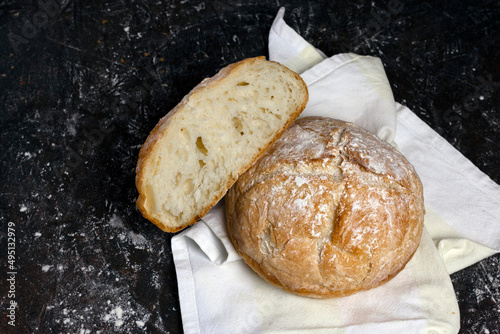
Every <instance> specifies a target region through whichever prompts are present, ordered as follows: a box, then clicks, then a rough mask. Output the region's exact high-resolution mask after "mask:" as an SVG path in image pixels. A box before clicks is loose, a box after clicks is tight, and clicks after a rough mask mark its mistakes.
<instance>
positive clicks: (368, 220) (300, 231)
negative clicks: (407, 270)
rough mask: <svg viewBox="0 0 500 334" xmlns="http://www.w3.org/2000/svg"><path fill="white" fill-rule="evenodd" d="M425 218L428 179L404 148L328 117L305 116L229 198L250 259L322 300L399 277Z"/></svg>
mask: <svg viewBox="0 0 500 334" xmlns="http://www.w3.org/2000/svg"><path fill="white" fill-rule="evenodd" d="M423 214H424V207H423V192H422V185H421V183H420V180H419V178H418V176H417V174H416V172H415V170H414V169H413V167H412V166H411V165H410V164H409V163H408V162H407V161H406V159H405V158H404V157H403V156H402V155H401V154H400V153H399V152H397V151H396V150H395V149H394V148H393V147H392V146H390V145H389V144H387V143H382V142H380V141H379V140H378V139H377V138H375V137H374V136H373V135H371V134H369V133H367V132H366V131H364V130H362V129H360V128H357V127H355V126H354V125H352V124H350V123H345V122H341V121H337V120H332V119H328V118H322V117H308V118H303V119H299V120H298V121H296V122H295V123H294V124H293V125H292V126H291V127H290V128H289V129H288V130H287V131H286V132H285V133H284V135H283V136H282V137H281V138H280V139H279V140H278V141H277V142H276V143H275V144H273V145H272V146H271V147H270V149H269V150H268V151H267V152H266V153H265V154H264V155H263V156H262V157H261V158H260V159H259V160H258V161H257V162H256V163H255V164H254V165H253V166H252V167H251V168H250V169H249V170H248V171H247V172H246V173H244V174H243V175H242V176H241V177H240V179H239V180H238V181H237V182H236V184H235V185H234V186H233V187H232V188H231V189H230V191H229V193H228V195H227V198H226V216H227V223H228V229H229V232H230V236H231V239H232V240H233V242H234V243H235V248H236V249H237V251H238V252H239V253H240V254H241V255H242V257H243V258H244V259H245V261H246V262H247V263H249V264H250V266H251V267H252V268H253V269H254V270H255V271H256V272H258V273H259V274H260V275H261V276H262V277H264V278H265V279H267V280H268V281H272V282H271V283H273V284H275V285H277V286H279V287H281V288H282V289H284V290H286V291H290V292H294V293H297V294H300V295H305V296H309V297H316V298H327V297H334V296H344V295H348V294H352V293H355V292H356V291H360V290H366V289H370V288H373V287H375V286H378V285H380V284H382V283H383V282H386V281H387V280H389V279H390V278H391V277H393V276H395V275H396V273H397V272H399V271H400V270H402V269H403V268H404V266H405V265H406V263H407V262H408V261H409V259H410V258H411V256H412V255H413V253H414V252H415V250H416V248H417V247H418V244H419V241H420V237H421V233H422V228H423ZM259 221H260V222H261V223H258V222H259ZM249 259H252V260H251V261H250V260H249ZM293 273H295V274H293ZM271 276H272V277H274V279H272V280H271V279H270V278H269V277H271Z"/></svg>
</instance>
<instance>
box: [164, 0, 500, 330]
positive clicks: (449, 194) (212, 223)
mask: <svg viewBox="0 0 500 334" xmlns="http://www.w3.org/2000/svg"><path fill="white" fill-rule="evenodd" d="M283 16H284V9H280V11H279V12H278V15H277V17H276V19H275V21H274V23H273V25H272V28H271V31H270V34H269V56H270V59H271V60H276V61H278V62H281V63H283V64H284V65H286V66H288V67H290V68H291V69H293V70H295V71H296V72H297V73H299V74H300V75H301V76H302V78H303V79H304V81H305V82H306V83H307V84H308V87H309V93H310V101H309V103H308V105H307V107H306V109H305V110H304V112H303V114H302V116H305V115H324V116H330V117H334V118H339V119H343V120H347V121H352V122H355V123H357V124H358V125H360V126H363V127H365V128H367V129H368V130H369V131H372V132H373V133H375V134H377V135H378V136H379V137H380V138H382V139H383V140H386V141H388V142H391V143H393V144H394V145H396V146H397V147H398V148H399V150H400V151H401V152H402V153H403V154H404V155H405V156H406V157H407V158H408V160H409V161H410V162H411V163H412V164H413V165H414V166H415V168H416V170H417V172H418V174H419V175H420V178H421V179H422V182H423V185H424V196H425V202H426V210H427V213H426V216H425V227H426V229H425V230H424V233H423V236H422V241H421V244H420V247H419V248H418V250H417V252H416V253H415V255H414V257H413V258H412V260H411V261H410V262H409V263H408V265H407V266H406V268H405V269H404V270H403V271H402V272H401V273H400V274H398V275H397V276H396V277H395V278H394V279H392V280H391V281H389V282H388V283H387V284H385V285H383V286H381V287H378V288H376V289H372V290H369V291H364V292H360V293H358V294H355V295H353V296H348V297H344V298H337V299H327V300H316V299H310V298H305V297H298V296H295V295H292V294H289V293H285V292H283V291H281V290H280V289H278V288H275V287H274V286H271V285H270V284H267V283H266V282H264V281H263V280H262V279H261V278H260V277H258V276H257V275H256V274H255V273H253V271H252V270H251V269H249V267H248V266H247V265H246V264H245V263H244V262H243V260H242V259H241V258H240V256H239V255H238V254H237V253H236V251H235V250H234V248H233V246H232V244H231V242H230V240H229V238H228V235H227V231H226V225H225V217H224V203H223V201H221V202H220V203H218V204H217V205H216V206H215V207H214V208H212V210H210V211H209V213H208V214H207V215H206V216H205V217H204V218H203V219H201V220H200V221H199V222H198V223H197V224H196V225H194V226H192V227H190V228H188V229H186V230H185V231H183V232H182V233H180V234H178V235H176V236H174V237H173V238H172V252H173V256H174V261H175V267H176V272H177V279H178V286H179V298H180V305H181V313H182V321H183V327H184V331H185V333H188V334H189V333H429V334H431V333H457V332H458V330H459V326H460V317H459V309H458V305H457V300H456V298H455V294H454V291H453V286H452V284H451V281H450V278H449V274H450V273H453V272H455V271H457V270H461V269H463V268H465V267H467V266H469V265H471V264H473V263H475V262H477V261H479V260H481V259H483V258H485V257H487V256H490V255H492V254H494V253H495V252H498V251H500V186H499V185H497V184H496V183H494V182H493V181H492V180H491V179H489V178H488V177H487V176H486V175H485V174H484V173H482V172H481V171H480V170H479V169H477V168H476V167H475V166H474V165H473V164H472V163H471V162H470V161H468V160H467V159H466V158H465V157H464V156H462V155H461V154H460V153H459V152H458V151H457V150H455V149H454V148H453V147H452V146H451V145H450V144H449V143H448V142H446V141H445V140H444V139H443V138H442V137H440V136H439V135H438V134H437V133H436V132H435V131H434V130H432V129H431V128H430V127H428V126H427V125H426V124H425V123H424V122H423V121H421V120H420V119H419V118H418V117H417V116H416V115H415V114H413V113H412V112H411V111H410V110H409V109H408V108H406V107H404V106H402V105H400V104H398V103H395V102H394V98H393V95H392V91H391V89H390V85H389V82H388V80H387V77H386V75H385V73H384V69H383V66H382V63H381V61H380V59H378V58H374V57H364V56H359V55H355V54H339V55H335V56H333V57H330V58H327V57H326V56H325V55H324V54H323V53H322V52H321V51H319V50H317V49H316V48H314V47H313V46H312V45H310V44H309V43H308V42H307V41H305V40H304V39H303V38H302V37H301V36H299V35H298V34H297V33H296V32H295V31H294V30H293V29H291V28H290V27H289V26H288V25H286V23H285V21H284V20H283Z"/></svg>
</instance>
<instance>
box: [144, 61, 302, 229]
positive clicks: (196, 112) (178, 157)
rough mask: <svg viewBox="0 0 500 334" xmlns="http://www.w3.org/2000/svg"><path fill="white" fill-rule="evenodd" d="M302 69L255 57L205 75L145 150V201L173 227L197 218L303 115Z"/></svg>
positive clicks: (162, 223) (158, 220) (156, 217)
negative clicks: (290, 67)
mask: <svg viewBox="0 0 500 334" xmlns="http://www.w3.org/2000/svg"><path fill="white" fill-rule="evenodd" d="M307 100H308V91H307V87H306V84H305V83H304V81H303V80H302V79H301V78H300V76H299V75H298V74H296V73H295V72H293V71H291V70H289V69H288V68H286V67H285V66H283V65H281V64H279V63H276V62H272V61H267V60H266V59H265V57H257V58H249V59H245V60H242V61H240V62H237V63H234V64H231V65H229V66H227V67H225V68H223V69H222V70H221V71H220V72H219V73H217V74H216V75H215V76H214V77H212V78H209V79H205V80H203V81H202V82H201V83H200V84H199V85H197V86H196V87H195V88H194V89H193V90H192V91H191V92H190V93H189V94H188V95H186V96H185V97H184V98H183V99H182V101H181V102H180V103H179V104H178V105H177V106H176V107H175V108H174V109H173V110H172V111H170V112H169V113H168V114H167V115H166V116H165V117H163V118H162V119H161V120H160V121H159V123H158V124H157V125H156V127H155V128H154V129H153V131H152V132H151V133H150V135H149V137H148V138H147V139H146V142H145V143H144V145H143V146H142V148H141V150H140V152H139V160H138V163H137V168H136V187H137V190H138V192H139V197H138V199H137V207H138V208H139V210H140V211H141V213H142V214H143V216H144V217H145V218H147V219H149V220H150V221H151V222H153V223H154V224H156V225H157V226H158V227H159V228H161V229H162V230H163V231H166V232H177V231H180V230H181V229H183V228H185V227H186V226H189V225H192V224H194V223H195V222H196V221H197V220H198V219H200V218H201V217H203V216H204V215H205V213H207V211H208V210H209V209H210V208H211V207H212V206H213V205H215V204H216V203H217V202H218V201H219V200H220V199H221V198H222V197H223V196H224V195H225V194H226V192H227V190H228V189H229V188H230V187H231V186H232V184H233V183H234V182H235V181H236V179H237V178H238V176H239V175H240V174H241V173H243V172H244V171H245V170H247V169H248V168H249V167H250V166H251V165H252V163H253V162H255V161H256V160H257V159H258V158H259V157H260V156H261V155H262V154H263V153H264V151H265V150H266V149H267V148H268V147H269V146H270V145H271V144H272V143H273V142H275V141H276V140H277V139H278V138H279V137H280V135H281V134H282V133H283V132H284V131H285V130H286V128H287V127H288V126H290V124H291V123H292V122H293V121H294V120H295V119H296V118H297V117H298V116H299V115H300V113H301V112H302V110H303V109H304V108H305V106H306V103H307Z"/></svg>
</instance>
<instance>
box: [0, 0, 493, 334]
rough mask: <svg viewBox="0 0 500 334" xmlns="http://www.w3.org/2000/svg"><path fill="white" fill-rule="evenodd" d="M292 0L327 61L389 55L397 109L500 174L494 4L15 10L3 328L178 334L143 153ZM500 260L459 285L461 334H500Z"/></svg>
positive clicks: (302, 28)
mask: <svg viewBox="0 0 500 334" xmlns="http://www.w3.org/2000/svg"><path fill="white" fill-rule="evenodd" d="M280 6H284V7H286V9H287V11H286V13H285V20H286V21H287V23H288V24H289V25H290V26H291V27H292V28H293V29H295V30H296V31H297V32H298V33H299V34H301V35H302V36H304V38H306V39H307V40H308V41H309V42H311V43H312V44H313V45H315V46H316V47H318V48H319V49H321V50H323V51H324V52H325V53H326V54H327V55H329V56H331V55H334V54H336V53H339V52H346V51H351V52H356V53H359V54H363V55H373V56H377V57H380V58H381V59H382V61H383V63H384V65H385V69H386V72H387V75H388V77H389V81H390V82H391V85H392V88H393V91H394V95H395V98H396V100H397V101H399V102H401V103H403V104H405V105H407V106H408V107H409V108H410V109H412V110H413V111H414V112H415V113H416V114H417V115H418V116H419V117H420V118H422V119H423V120H424V121H425V122H426V123H427V124H429V125H430V126H431V127H432V128H434V129H435V130H436V131H438V132H439V133H440V134H441V135H442V136H443V137H444V138H446V139H447V140H448V141H449V142H450V143H451V144H452V145H454V146H455V147H456V148H457V149H458V150H460V151H461V152H462V153H463V154H464V155H465V156H466V157H467V158H469V159H470V160H471V161H472V162H473V163H474V164H475V165H476V166H478V167H479V168H480V169H481V170H482V171H484V172H485V173H486V174H487V175H489V176H490V177H491V178H492V179H493V180H494V181H496V182H497V183H498V182H500V153H499V151H500V145H499V143H500V94H499V92H500V90H499V88H500V2H498V1H481V0H479V1H448V2H446V4H442V3H441V4H435V3H434V2H427V1H424V2H422V1H401V2H400V1H394V0H393V1H390V2H388V3H386V2H382V1H376V2H374V1H343V0H342V1H341V0H339V1H329V2H327V1H311V0H307V1H299V0H291V1H281V0H276V1H264V0H236V1H232V2H229V1H218V0H216V1H200V0H186V1H96V0H93V1H71V2H70V1H63V2H58V1H56V0H43V1H40V2H38V1H3V2H1V4H0V113H1V116H0V136H1V145H2V146H1V150H0V157H1V158H0V159H1V169H0V175H1V186H0V209H1V212H0V221H1V226H2V228H1V231H0V241H1V244H0V248H1V250H0V254H1V264H2V267H1V276H0V278H1V301H2V306H1V308H2V322H1V324H0V333H62V332H64V333H99V332H100V333H143V332H147V333H180V332H182V324H181V318H180V310H179V302H178V296H177V282H176V277H175V271H174V265H173V261H172V254H171V249H170V238H171V235H170V234H165V233H163V232H161V231H160V230H159V229H158V228H156V227H155V226H154V225H153V224H151V223H148V222H147V221H146V220H145V219H143V218H142V216H141V215H140V214H139V212H138V211H137V209H136V207H135V199H136V196H137V194H136V190H135V186H134V176H135V174H134V168H135V164H136V159H137V155H138V152H139V149H140V146H141V144H142V143H143V141H144V140H145V139H146V137H147V135H148V133H149V131H150V130H151V129H152V128H153V127H154V125H155V124H156V122H157V121H158V120H159V118H160V117H162V116H163V115H164V114H165V113H166V112H167V111H168V110H170V109H171V108H172V107H173V106H174V105H175V104H177V102H179V101H180V99H181V98H182V97H183V96H184V95H185V94H186V93H188V91H189V90H190V89H191V88H192V87H194V86H195V85H196V84H197V83H198V82H199V81H201V80H202V79H203V78H204V77H206V76H212V75H213V74H215V73H216V72H217V70H219V69H220V68H221V67H223V66H224V65H226V64H228V63H231V62H234V61H237V60H240V59H243V58H246V57H251V56H257V55H266V56H267V38H268V32H269V28H270V26H271V23H272V21H273V19H274V17H275V15H276V13H277V11H278V8H279V7H280ZM464 191H466V190H464ZM9 223H10V225H12V226H13V231H14V232H15V237H16V249H15V252H16V253H15V263H9V262H8V261H7V259H8V257H7V249H8V245H7V234H8V224H9ZM473 223H474V222H471V224H473ZM499 262H500V256H498V255H497V256H493V257H490V258H488V259H485V260H483V261H481V262H480V263H478V264H476V265H474V266H472V267H469V268H467V269H465V270H463V271H460V272H458V273H456V274H454V275H452V280H453V284H454V287H455V289H456V294H457V297H458V300H459V304H460V312H461V315H460V316H461V326H462V329H461V332H462V333H499V328H500V269H499ZM9 264H14V266H15V270H16V272H17V274H16V276H15V278H16V280H15V289H16V291H15V292H16V297H15V300H16V302H17V303H18V304H19V308H18V309H17V311H16V320H15V321H16V327H15V328H12V327H11V326H8V325H7V324H6V321H7V320H9V319H8V318H6V315H7V314H8V311H7V310H6V308H7V307H8V305H9V304H8V303H9V302H10V300H11V299H10V298H9V297H8V294H7V290H8V286H9V284H8V283H7V278H9V277H10V276H8V274H7V272H8V271H9V268H8V267H7V265H9ZM221 312H223V310H221Z"/></svg>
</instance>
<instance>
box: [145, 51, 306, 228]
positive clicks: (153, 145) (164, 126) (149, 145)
mask: <svg viewBox="0 0 500 334" xmlns="http://www.w3.org/2000/svg"><path fill="white" fill-rule="evenodd" d="M256 62H269V63H274V64H279V63H277V62H272V61H267V60H266V59H265V57H264V56H261V57H255V58H248V59H244V60H242V61H239V62H236V63H233V64H230V65H228V66H226V67H224V68H223V69H221V70H220V71H219V72H218V73H217V74H216V75H215V76H213V77H211V78H206V79H204V80H203V81H202V82H200V83H199V84H198V85H197V86H196V87H194V88H193V89H192V90H191V91H190V92H189V93H188V94H187V95H186V96H185V97H184V98H183V99H182V100H181V101H180V102H179V103H178V104H177V105H176V106H175V107H174V108H173V109H172V110H171V111H170V112H168V113H167V114H166V115H165V116H164V117H163V118H161V119H160V120H159V122H158V123H157V124H156V126H155V127H154V129H153V130H152V131H151V132H150V134H149V136H148V137H147V139H146V141H145V143H144V144H143V145H142V147H141V149H140V152H139V157H138V162H137V166H136V178H135V183H136V188H137V190H138V192H139V196H138V198H137V201H136V205H137V208H138V209H139V211H140V212H141V214H142V215H143V217H145V218H146V219H148V220H149V221H151V222H152V223H154V224H155V225H156V226H158V227H159V228H160V229H161V230H163V231H164V232H171V233H173V232H178V231H180V230H182V229H184V228H186V227H187V226H190V225H192V224H194V223H196V222H197V221H198V220H199V219H200V218H202V217H203V216H204V215H205V214H206V213H207V212H208V211H209V210H210V208H211V207H212V206H214V205H215V204H217V202H218V201H219V200H220V199H221V198H222V197H223V196H224V195H225V194H226V192H227V190H228V189H229V188H230V187H231V185H232V184H233V183H234V182H235V181H236V179H237V178H238V176H239V175H240V174H241V173H243V172H244V171H245V170H246V169H247V168H249V167H250V166H251V165H252V164H253V163H254V162H255V161H256V160H257V159H258V158H259V157H260V156H261V155H262V154H263V153H264V152H265V151H266V150H267V149H268V148H269V146H270V145H271V144H272V143H274V142H275V141H276V140H277V139H278V138H279V137H280V135H281V134H282V133H283V132H284V131H285V130H286V128H288V127H289V126H290V125H291V123H292V122H293V121H294V120H295V119H296V118H297V117H298V116H299V115H300V113H301V112H302V110H303V109H304V108H305V106H306V104H307V100H308V92H307V86H306V84H305V83H304V81H303V80H302V78H301V77H300V76H299V75H298V74H297V73H295V72H293V71H291V70H289V69H288V68H286V67H284V66H283V65H281V64H279V66H281V67H283V69H284V70H286V71H288V72H289V74H292V75H293V76H294V77H295V79H296V80H297V82H300V83H301V84H302V85H303V89H304V90H305V99H304V100H303V101H302V104H301V105H299V106H298V108H297V109H296V110H294V111H293V112H292V113H291V116H290V118H289V119H288V120H287V122H286V124H285V125H284V126H283V127H282V128H281V129H279V131H276V132H275V133H274V135H273V136H272V137H271V138H269V141H268V143H267V145H265V146H263V147H262V148H261V150H260V152H259V153H258V154H257V155H255V157H254V158H253V159H252V160H251V161H250V163H247V164H245V165H242V166H240V168H239V169H238V170H235V171H228V172H231V173H228V178H227V182H226V185H225V187H223V189H221V191H219V192H218V193H214V194H211V198H212V200H211V202H210V204H209V205H207V206H205V207H204V208H203V209H202V210H200V211H199V212H198V214H196V215H193V216H192V218H191V219H189V220H188V221H187V222H186V223H184V224H182V225H179V226H174V227H172V226H169V225H168V224H167V223H166V222H164V221H162V220H160V219H158V218H157V217H155V216H154V215H153V214H152V213H150V212H149V210H148V208H147V207H146V200H147V195H146V189H145V184H146V177H145V175H144V173H143V170H144V168H145V167H146V166H147V165H148V164H149V163H150V159H151V156H152V155H153V151H154V150H155V149H157V144H158V142H159V141H160V140H161V138H162V137H164V136H165V135H166V132H167V131H169V127H170V125H171V123H173V122H175V121H176V117H177V116H179V115H180V114H182V113H183V111H184V110H185V107H186V106H187V104H188V102H189V100H190V99H191V98H192V97H193V96H194V95H195V94H203V93H204V91H205V90H206V89H207V88H210V87H213V86H216V85H220V84H221V82H223V80H224V79H225V78H227V77H228V76H230V75H231V73H232V72H233V71H235V70H237V69H238V68H242V67H245V66H249V65H251V64H253V63H256ZM229 174H230V175H229ZM231 175H232V176H231ZM173 191H175V190H173Z"/></svg>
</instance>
